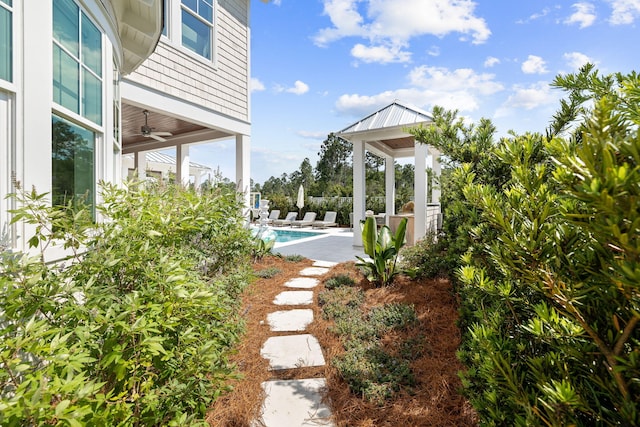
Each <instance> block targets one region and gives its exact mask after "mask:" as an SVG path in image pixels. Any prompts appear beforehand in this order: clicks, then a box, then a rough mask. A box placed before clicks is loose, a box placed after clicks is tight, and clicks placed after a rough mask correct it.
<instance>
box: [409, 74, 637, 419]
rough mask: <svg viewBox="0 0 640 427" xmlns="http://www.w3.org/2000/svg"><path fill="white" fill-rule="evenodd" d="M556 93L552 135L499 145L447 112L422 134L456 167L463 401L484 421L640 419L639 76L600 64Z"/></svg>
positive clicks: (452, 238) (451, 237)
mask: <svg viewBox="0 0 640 427" xmlns="http://www.w3.org/2000/svg"><path fill="white" fill-rule="evenodd" d="M554 85H555V86H556V87H560V88H563V89H565V90H567V91H568V94H569V96H568V99H567V100H564V101H563V102H562V104H561V109H560V111H559V112H558V113H557V114H556V115H555V116H554V121H553V122H552V124H551V126H550V128H549V130H548V132H547V134H546V135H540V134H525V135H520V136H518V135H512V137H511V138H505V139H503V140H501V141H499V142H497V143H496V142H493V141H492V140H491V136H492V134H493V131H491V128H492V126H491V125H490V124H489V123H488V122H482V123H481V125H480V126H479V127H465V126H464V125H462V124H461V123H459V122H456V121H455V120H453V118H454V116H455V115H449V116H448V115H447V114H444V113H443V112H442V111H438V115H439V117H438V118H437V119H436V126H434V127H432V128H430V129H422V130H420V131H418V132H417V133H418V134H419V135H420V136H421V137H424V139H422V140H423V141H424V142H429V143H432V142H433V143H434V144H438V142H436V141H435V139H434V138H435V136H436V134H437V133H439V134H440V135H442V136H443V138H442V140H441V144H440V147H441V148H442V151H443V153H444V154H445V155H446V156H448V157H449V158H450V159H454V160H455V162H456V164H452V166H453V167H454V169H453V171H452V173H451V174H450V178H451V181H450V183H449V184H450V186H449V187H448V188H450V189H451V191H450V193H449V195H448V197H449V199H448V200H447V203H448V204H447V206H446V207H445V224H446V225H445V227H444V228H445V230H446V233H447V234H446V235H445V237H444V238H443V240H446V242H447V243H448V244H449V247H448V254H449V255H451V254H457V255H458V256H459V261H458V263H459V264H460V268H459V269H458V270H457V278H458V279H459V281H460V283H459V288H458V289H459V291H460V294H461V298H462V301H461V304H462V316H463V319H462V323H461V325H462V326H463V327H464V330H463V332H464V339H463V345H462V348H461V350H460V353H459V354H460V357H461V359H462V360H463V361H464V362H465V364H466V365H467V366H468V367H469V369H468V371H467V372H466V373H464V375H463V382H464V386H465V393H466V394H467V395H468V396H469V398H470V400H471V402H472V403H473V405H474V407H475V408H476V409H477V411H478V413H479V415H480V417H481V419H482V423H483V424H486V425H522V426H525V425H527V426H529V425H549V426H560V425H576V426H599V425H638V424H640V415H639V414H640V411H639V410H638V405H639V404H640V399H639V397H638V396H640V389H639V387H640V384H639V383H638V381H637V378H639V377H640V358H639V357H638V350H637V349H638V348H639V347H640V330H639V329H638V327H637V326H638V323H639V322H640V314H639V311H638V307H639V306H640V293H639V292H638V283H640V261H639V260H640V256H639V254H640V209H639V206H640V186H638V182H640V135H639V132H638V129H639V125H640V110H638V105H640V95H639V94H640V78H639V77H638V75H637V74H636V73H631V74H629V75H622V74H617V75H614V76H599V75H598V73H597V72H596V71H594V70H593V67H592V66H590V65H588V66H585V67H584V68H583V69H582V70H581V71H580V72H579V73H577V74H571V75H567V76H561V77H557V78H556V81H555V82H554ZM587 105H589V106H590V107H587ZM439 126H441V127H439ZM567 129H573V132H574V133H573V135H570V136H569V137H567V136H566V135H564V134H563V132H565V131H566V130H567ZM478 141H482V143H481V144H479V143H478ZM479 147H482V149H481V150H477V148H479Z"/></svg>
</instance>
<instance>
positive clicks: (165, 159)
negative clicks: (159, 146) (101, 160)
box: [123, 151, 211, 170]
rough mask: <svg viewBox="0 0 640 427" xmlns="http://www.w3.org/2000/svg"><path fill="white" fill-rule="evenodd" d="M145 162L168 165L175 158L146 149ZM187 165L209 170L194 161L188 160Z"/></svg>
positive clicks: (174, 160) (174, 161) (174, 162)
mask: <svg viewBox="0 0 640 427" xmlns="http://www.w3.org/2000/svg"><path fill="white" fill-rule="evenodd" d="M127 156H130V157H133V154H123V157H127ZM146 157H147V162H156V163H166V164H169V165H175V164H176V158H175V157H174V156H170V155H168V154H164V153H159V152H157V151H147V155H146ZM189 167H192V168H197V169H208V170H211V168H210V167H209V166H205V165H201V164H199V163H195V162H191V161H190V162H189Z"/></svg>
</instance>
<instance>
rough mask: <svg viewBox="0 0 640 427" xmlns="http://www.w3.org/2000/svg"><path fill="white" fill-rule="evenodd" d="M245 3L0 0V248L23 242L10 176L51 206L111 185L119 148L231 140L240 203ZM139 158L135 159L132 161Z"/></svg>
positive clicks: (244, 165)
mask: <svg viewBox="0 0 640 427" xmlns="http://www.w3.org/2000/svg"><path fill="white" fill-rule="evenodd" d="M249 2H250V0H164V1H163V0H0V245H2V246H5V247H7V246H8V247H12V248H16V249H20V250H26V249H27V244H26V240H27V238H28V237H30V235H31V234H32V233H31V231H30V230H29V227H28V226H27V225H26V224H17V225H14V226H10V225H9V222H10V219H11V214H10V213H9V210H10V209H12V208H13V207H14V206H13V203H14V202H13V201H12V200H7V199H6V198H5V196H6V195H7V194H8V193H12V192H14V191H15V189H16V184H17V183H19V184H20V185H21V186H22V187H23V188H25V189H31V188H32V187H35V188H36V191H37V192H39V193H50V201H51V203H54V204H55V203H62V202H64V200H66V199H68V198H69V197H71V196H78V195H85V196H86V197H87V200H88V201H89V202H90V203H92V204H95V203H98V202H99V201H100V194H99V192H98V189H97V187H96V183H97V182H98V181H100V180H104V181H108V182H115V183H117V182H120V181H121V179H122V178H123V176H122V155H123V154H125V153H132V154H133V155H134V158H135V159H136V160H135V162H136V166H137V167H138V169H139V171H140V173H144V171H145V170H146V169H147V168H146V162H145V153H147V152H150V151H154V150H160V149H166V148H169V147H175V151H176V154H177V164H176V168H175V171H176V176H177V177H178V178H179V179H180V180H181V181H182V182H187V181H188V179H189V145H191V144H197V143H202V142H211V141H216V140H222V139H227V140H228V139H233V140H235V142H236V181H237V184H238V186H239V188H242V189H243V190H245V193H246V199H247V205H248V200H249V192H248V190H249V167H250V165H249V141H250V128H251V123H250V115H249V111H250V108H249V81H250V76H249V36H250V33H249ZM142 165H145V166H144V167H142Z"/></svg>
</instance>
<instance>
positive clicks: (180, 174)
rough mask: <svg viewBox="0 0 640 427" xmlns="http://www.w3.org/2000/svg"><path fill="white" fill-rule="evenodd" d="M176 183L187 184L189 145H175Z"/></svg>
mask: <svg viewBox="0 0 640 427" xmlns="http://www.w3.org/2000/svg"><path fill="white" fill-rule="evenodd" d="M176 183H179V184H180V185H185V186H186V185H189V146H188V145H186V144H180V145H177V146H176Z"/></svg>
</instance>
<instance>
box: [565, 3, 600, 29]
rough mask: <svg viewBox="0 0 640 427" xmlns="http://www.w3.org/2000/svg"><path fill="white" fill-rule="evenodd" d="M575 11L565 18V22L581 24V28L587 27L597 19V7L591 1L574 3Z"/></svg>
mask: <svg viewBox="0 0 640 427" xmlns="http://www.w3.org/2000/svg"><path fill="white" fill-rule="evenodd" d="M572 7H573V8H574V9H575V12H573V13H572V14H571V16H569V17H568V18H567V19H565V21H564V23H565V24H569V25H571V24H579V25H580V28H587V27H589V26H591V25H592V24H593V22H594V21H595V20H596V14H595V7H594V5H593V4H591V3H586V2H581V3H574V4H573V5H572Z"/></svg>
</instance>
